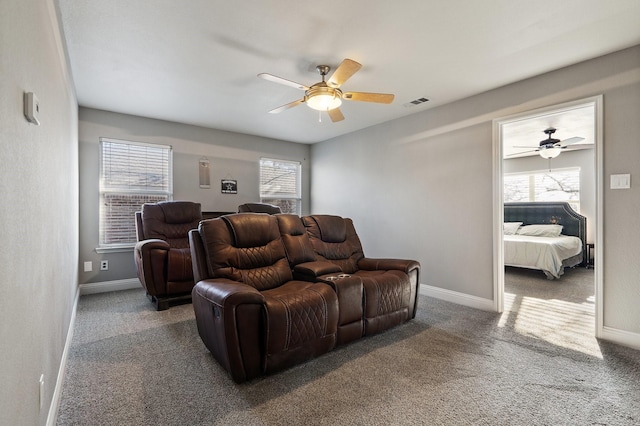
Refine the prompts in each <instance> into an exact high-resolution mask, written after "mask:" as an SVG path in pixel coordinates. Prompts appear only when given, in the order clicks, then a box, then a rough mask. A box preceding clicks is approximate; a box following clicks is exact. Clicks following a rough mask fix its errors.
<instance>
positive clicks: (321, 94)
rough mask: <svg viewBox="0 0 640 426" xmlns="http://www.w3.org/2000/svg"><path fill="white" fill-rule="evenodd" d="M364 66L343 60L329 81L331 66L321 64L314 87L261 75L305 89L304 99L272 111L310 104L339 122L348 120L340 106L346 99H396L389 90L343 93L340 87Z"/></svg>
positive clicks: (272, 112)
mask: <svg viewBox="0 0 640 426" xmlns="http://www.w3.org/2000/svg"><path fill="white" fill-rule="evenodd" d="M360 68H362V65H360V64H359V63H358V62H356V61H354V60H351V59H345V60H344V61H342V63H340V65H339V66H338V68H336V70H335V71H334V72H333V74H332V75H331V77H330V78H329V80H327V81H326V82H325V76H326V75H327V74H328V73H329V71H330V70H331V67H329V66H328V65H318V66H317V67H316V70H317V71H318V73H319V74H320V75H321V76H322V81H320V82H318V83H316V84H313V85H311V86H305V85H304V84H300V83H296V82H295V81H291V80H287V79H285V78H282V77H276V76H275V75H271V74H267V73H261V74H258V77H260V78H263V79H265V80H268V81H272V82H274V83H280V84H284V85H286V86H290V87H295V88H296V89H300V90H304V97H303V98H302V99H298V100H297V101H293V102H290V103H288V104H286V105H282V106H281V107H278V108H275V109H272V110H271V111H269V113H271V114H277V113H279V112H282V111H284V110H287V109H289V108H293V107H294V106H297V105H300V104H303V103H306V104H307V106H308V107H309V108H312V109H315V110H317V111H326V112H327V113H328V114H329V117H330V118H331V121H333V122H334V123H335V122H337V121H342V120H344V115H342V112H341V111H340V108H339V107H340V105H341V104H342V100H343V99H345V100H349V101H361V102H376V103H381V104H390V103H391V102H393V98H394V95H391V94H387V93H365V92H343V91H342V90H340V86H342V85H343V84H344V83H345V82H346V81H347V80H348V79H349V78H350V77H351V76H352V75H353V74H355V73H356V72H357V71H358V70H359V69H360Z"/></svg>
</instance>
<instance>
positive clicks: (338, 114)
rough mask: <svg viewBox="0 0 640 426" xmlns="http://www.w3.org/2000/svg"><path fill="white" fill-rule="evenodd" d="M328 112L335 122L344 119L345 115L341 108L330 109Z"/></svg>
mask: <svg viewBox="0 0 640 426" xmlns="http://www.w3.org/2000/svg"><path fill="white" fill-rule="evenodd" d="M327 114H329V118H331V121H333V122H334V123H335V122H338V121H342V120H344V115H342V111H340V108H334V109H330V110H329V111H327Z"/></svg>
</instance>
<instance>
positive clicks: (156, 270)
mask: <svg viewBox="0 0 640 426" xmlns="http://www.w3.org/2000/svg"><path fill="white" fill-rule="evenodd" d="M169 248H170V247H169V244H168V243H167V242H166V241H164V240H159V239H150V240H143V241H138V242H137V243H136V245H135V248H134V250H133V256H134V260H135V264H136V270H137V272H138V279H140V283H141V284H142V286H143V287H144V288H145V290H146V291H147V293H148V294H150V295H151V296H165V295H166V294H167V267H166V265H167V261H168V260H167V259H168V256H169Z"/></svg>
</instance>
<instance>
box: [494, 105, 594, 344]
mask: <svg viewBox="0 0 640 426" xmlns="http://www.w3.org/2000/svg"><path fill="white" fill-rule="evenodd" d="M549 128H554V129H556V132H557V133H554V136H553V137H554V138H558V139H560V140H565V139H566V138H571V137H573V136H574V133H575V136H578V134H577V133H582V134H585V133H586V134H585V136H582V137H584V141H580V143H575V142H574V143H575V144H576V145H579V146H578V147H576V151H577V150H584V151H585V152H587V151H589V152H590V153H591V154H592V155H591V156H590V157H589V158H590V159H591V160H590V161H591V164H590V165H589V166H590V167H583V168H584V169H585V170H584V172H585V173H583V174H584V175H585V176H583V178H584V179H583V178H581V180H582V182H581V187H583V188H584V187H586V185H589V186H590V187H591V188H592V189H591V190H590V192H589V191H584V192H583V193H582V194H581V198H580V199H579V200H578V203H579V204H580V210H581V211H582V212H583V213H581V214H583V215H585V216H587V218H588V222H587V228H588V231H587V232H588V237H587V242H588V243H589V244H591V245H590V248H593V249H592V250H591V252H592V253H593V256H594V264H593V265H594V289H595V291H594V293H595V296H594V297H595V312H594V316H595V327H594V328H595V337H600V335H601V333H602V328H603V326H602V276H603V273H602V265H603V262H602V252H603V250H602V247H601V244H599V242H601V241H602V223H601V221H602V189H603V179H602V96H597V97H592V98H588V99H582V100H577V101H573V102H568V103H564V104H560V105H553V106H549V107H545V108H540V109H537V110H533V111H527V112H523V113H519V114H515V115H511V116H507V117H502V118H498V119H495V120H494V121H493V158H494V179H493V180H494V215H493V217H494V223H493V228H494V309H495V310H496V311H497V312H500V313H502V312H503V311H504V310H505V265H504V252H503V249H504V247H503V223H504V197H505V189H504V182H505V177H504V176H505V173H513V171H514V168H513V167H512V164H514V163H519V164H520V165H522V164H525V166H523V167H524V168H529V169H530V170H534V171H538V172H540V171H544V170H554V169H556V170H557V169H562V168H565V169H567V168H569V169H570V168H572V167H570V161H571V160H570V157H571V156H570V155H565V156H564V157H562V153H564V149H563V151H562V153H561V154H560V155H559V157H556V158H551V159H547V158H546V157H548V156H547V155H543V154H545V153H542V154H541V153H540V149H536V146H539V145H538V144H539V142H540V141H541V140H543V139H545V138H547V137H548V133H545V132H544V131H545V130H546V129H549ZM584 129H587V130H586V131H585V130H584ZM589 129H590V130H589ZM582 142H585V143H582ZM587 145H590V146H587ZM519 146H524V147H531V148H530V149H525V148H515V147H519ZM573 149H574V148H571V150H573ZM567 150H569V149H568V148H567ZM524 151H528V152H526V153H525V152H524ZM572 154H573V153H572ZM582 156H583V157H584V154H582ZM540 157H544V158H540ZM505 158H507V159H509V161H511V159H512V158H517V159H518V160H517V161H511V163H512V164H510V165H508V166H507V165H506V164H505V163H506V161H505ZM583 161H584V160H583ZM589 168H590V169H591V171H588V170H586V169H589ZM585 213H586V214H585ZM540 273H542V272H540Z"/></svg>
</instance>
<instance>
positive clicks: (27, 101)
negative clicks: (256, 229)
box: [24, 92, 40, 126]
mask: <svg viewBox="0 0 640 426" xmlns="http://www.w3.org/2000/svg"><path fill="white" fill-rule="evenodd" d="M39 115H40V101H39V100H38V98H36V95H35V94H34V93H33V92H25V94H24V116H25V117H27V120H28V121H29V122H30V123H33V124H35V125H36V126H38V125H40V120H38V116H39Z"/></svg>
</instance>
